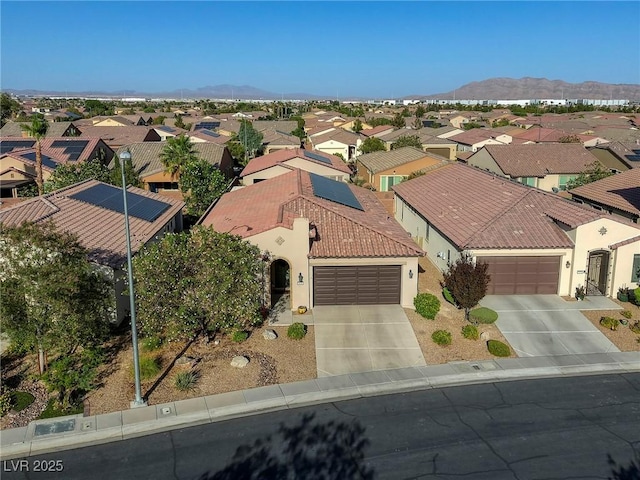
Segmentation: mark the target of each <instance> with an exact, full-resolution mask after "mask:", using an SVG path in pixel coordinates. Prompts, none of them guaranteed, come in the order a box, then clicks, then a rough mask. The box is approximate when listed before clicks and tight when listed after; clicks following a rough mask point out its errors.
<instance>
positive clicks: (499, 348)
mask: <svg viewBox="0 0 640 480" xmlns="http://www.w3.org/2000/svg"><path fill="white" fill-rule="evenodd" d="M487 350H489V353H490V354H491V355H495V356H496V357H508V356H509V355H511V350H510V349H509V345H507V344H506V343H502V342H501V341H499V340H489V341H487Z"/></svg>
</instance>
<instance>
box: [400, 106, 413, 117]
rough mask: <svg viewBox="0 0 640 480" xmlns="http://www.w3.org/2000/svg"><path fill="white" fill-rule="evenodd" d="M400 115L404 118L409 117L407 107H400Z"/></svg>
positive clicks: (409, 113)
mask: <svg viewBox="0 0 640 480" xmlns="http://www.w3.org/2000/svg"><path fill="white" fill-rule="evenodd" d="M402 116H403V117H404V118H409V117H410V116H411V112H410V111H409V109H408V108H407V107H404V108H403V109H402Z"/></svg>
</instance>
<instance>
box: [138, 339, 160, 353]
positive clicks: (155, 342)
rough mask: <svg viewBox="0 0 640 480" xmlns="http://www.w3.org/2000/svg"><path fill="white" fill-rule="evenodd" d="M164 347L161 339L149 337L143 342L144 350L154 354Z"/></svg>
mask: <svg viewBox="0 0 640 480" xmlns="http://www.w3.org/2000/svg"><path fill="white" fill-rule="evenodd" d="M161 346H162V339H161V338H160V337H147V338H145V339H144V340H142V350H143V351H145V352H153V351H154V350H158V349H159V348H160V347H161Z"/></svg>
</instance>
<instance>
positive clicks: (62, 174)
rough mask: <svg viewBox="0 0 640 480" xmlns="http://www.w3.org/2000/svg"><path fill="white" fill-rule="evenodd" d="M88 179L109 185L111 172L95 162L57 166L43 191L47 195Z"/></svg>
mask: <svg viewBox="0 0 640 480" xmlns="http://www.w3.org/2000/svg"><path fill="white" fill-rule="evenodd" d="M90 178H92V179H94V180H98V181H100V182H105V183H111V172H110V171H109V169H108V168H107V167H106V166H105V165H104V164H102V163H101V162H99V161H96V160H89V161H86V162H80V163H67V164H65V165H59V166H58V167H57V168H56V169H55V170H54V171H53V174H51V176H50V177H49V179H48V180H47V182H46V183H45V184H44V190H45V192H47V193H49V192H53V191H55V190H59V189H61V188H64V187H68V186H69V185H73V184H75V183H78V182H82V181H83V180H87V179H90ZM118 183H120V182H118Z"/></svg>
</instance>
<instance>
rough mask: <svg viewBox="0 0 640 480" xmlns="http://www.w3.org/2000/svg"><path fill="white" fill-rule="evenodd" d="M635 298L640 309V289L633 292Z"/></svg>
mask: <svg viewBox="0 0 640 480" xmlns="http://www.w3.org/2000/svg"><path fill="white" fill-rule="evenodd" d="M633 296H634V298H635V302H634V303H635V304H636V305H638V306H639V307H640V287H638V288H636V289H635V290H634V291H633Z"/></svg>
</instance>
